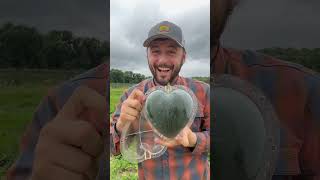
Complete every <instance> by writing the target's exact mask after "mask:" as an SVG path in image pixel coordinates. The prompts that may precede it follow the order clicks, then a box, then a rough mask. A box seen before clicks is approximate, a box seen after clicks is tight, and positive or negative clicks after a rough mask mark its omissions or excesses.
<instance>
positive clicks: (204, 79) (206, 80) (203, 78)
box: [192, 77, 210, 84]
mask: <svg viewBox="0 0 320 180" xmlns="http://www.w3.org/2000/svg"><path fill="white" fill-rule="evenodd" d="M192 79H194V80H198V81H202V82H205V83H207V84H210V77H192Z"/></svg>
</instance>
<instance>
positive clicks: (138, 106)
mask: <svg viewBox="0 0 320 180" xmlns="http://www.w3.org/2000/svg"><path fill="white" fill-rule="evenodd" d="M144 100H145V95H144V94H143V92H142V91H140V90H139V89H135V90H133V92H132V93H131V94H130V96H129V97H128V98H127V99H126V100H125V101H124V102H123V103H122V106H121V113H120V117H119V119H118V121H117V123H116V128H117V131H120V132H121V131H122V128H123V127H124V125H125V124H126V123H128V122H134V121H136V120H138V118H139V117H140V112H141V110H142V104H143V102H144Z"/></svg>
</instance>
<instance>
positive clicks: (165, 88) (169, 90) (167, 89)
mask: <svg viewBox="0 0 320 180" xmlns="http://www.w3.org/2000/svg"><path fill="white" fill-rule="evenodd" d="M164 91H165V92H166V93H170V92H171V91H172V86H171V85H170V83H168V85H166V86H165V87H164Z"/></svg>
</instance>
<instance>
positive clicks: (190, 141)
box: [155, 127, 197, 147]
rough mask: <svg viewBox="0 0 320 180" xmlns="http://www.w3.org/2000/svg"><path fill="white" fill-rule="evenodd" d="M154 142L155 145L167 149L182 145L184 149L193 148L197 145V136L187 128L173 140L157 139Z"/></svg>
mask: <svg viewBox="0 0 320 180" xmlns="http://www.w3.org/2000/svg"><path fill="white" fill-rule="evenodd" d="M155 141H156V143H159V144H162V145H164V146H167V147H174V146H178V145H182V146H184V147H195V145H196V143H197V136H196V134H195V133H194V132H192V131H191V129H190V128H189V127H185V128H184V129H183V130H182V131H181V132H180V133H179V134H178V135H177V137H175V139H174V140H170V141H165V140H162V139H159V138H157V139H156V140H155Z"/></svg>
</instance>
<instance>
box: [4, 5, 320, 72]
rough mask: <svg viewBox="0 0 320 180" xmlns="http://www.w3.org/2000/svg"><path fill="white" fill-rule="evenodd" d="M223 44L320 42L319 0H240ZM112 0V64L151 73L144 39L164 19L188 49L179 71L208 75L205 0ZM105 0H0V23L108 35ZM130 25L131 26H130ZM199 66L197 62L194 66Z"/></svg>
mask: <svg viewBox="0 0 320 180" xmlns="http://www.w3.org/2000/svg"><path fill="white" fill-rule="evenodd" d="M240 1H241V4H240V6H239V7H238V8H237V9H236V11H235V12H234V14H233V16H232V18H231V20H230V22H229V24H228V26H227V28H226V31H225V33H224V35H223V44H224V45H225V46H228V47H235V48H241V49H246V48H250V49H261V48H268V47H284V48H287V47H296V48H302V47H306V48H319V47H320V23H319V22H320V0H240ZM159 2H160V0H144V1H138V0H127V1H125V2H124V0H111V35H112V36H111V41H112V42H111V48H112V49H111V51H112V59H111V61H112V64H111V65H112V66H113V67H119V68H122V69H127V70H133V71H135V72H136V71H140V72H143V73H145V74H147V73H149V70H148V69H147V59H146V57H145V50H144V48H143V47H142V42H143V40H144V38H145V37H146V36H147V32H148V30H149V28H150V27H151V26H152V25H154V24H156V23H157V22H159V21H160V20H163V19H167V20H171V21H174V22H175V23H177V24H178V25H180V26H181V27H182V29H183V30H184V33H185V38H186V45H187V50H188V59H187V64H185V65H184V67H183V69H182V72H183V74H184V75H186V76H189V75H193V74H197V75H203V74H201V73H204V75H208V72H209V65H208V48H209V47H208V43H209V0H192V1H186V0H161V4H159ZM107 4H108V1H106V0H25V1H21V0H0V24H1V23H3V22H6V21H11V22H14V23H18V24H26V25H31V26H34V27H36V28H37V29H39V30H40V31H48V30H53V29H57V30H70V31H72V32H73V33H74V34H76V35H80V36H89V37H96V38H98V39H101V40H107V39H108V36H109V32H108V31H107V29H108V28H107V26H108V25H109V23H108V18H109V17H108V14H109V12H107V11H106V9H107V8H106V6H107ZM129 29H130V31H129ZM198 65H199V66H198Z"/></svg>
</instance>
